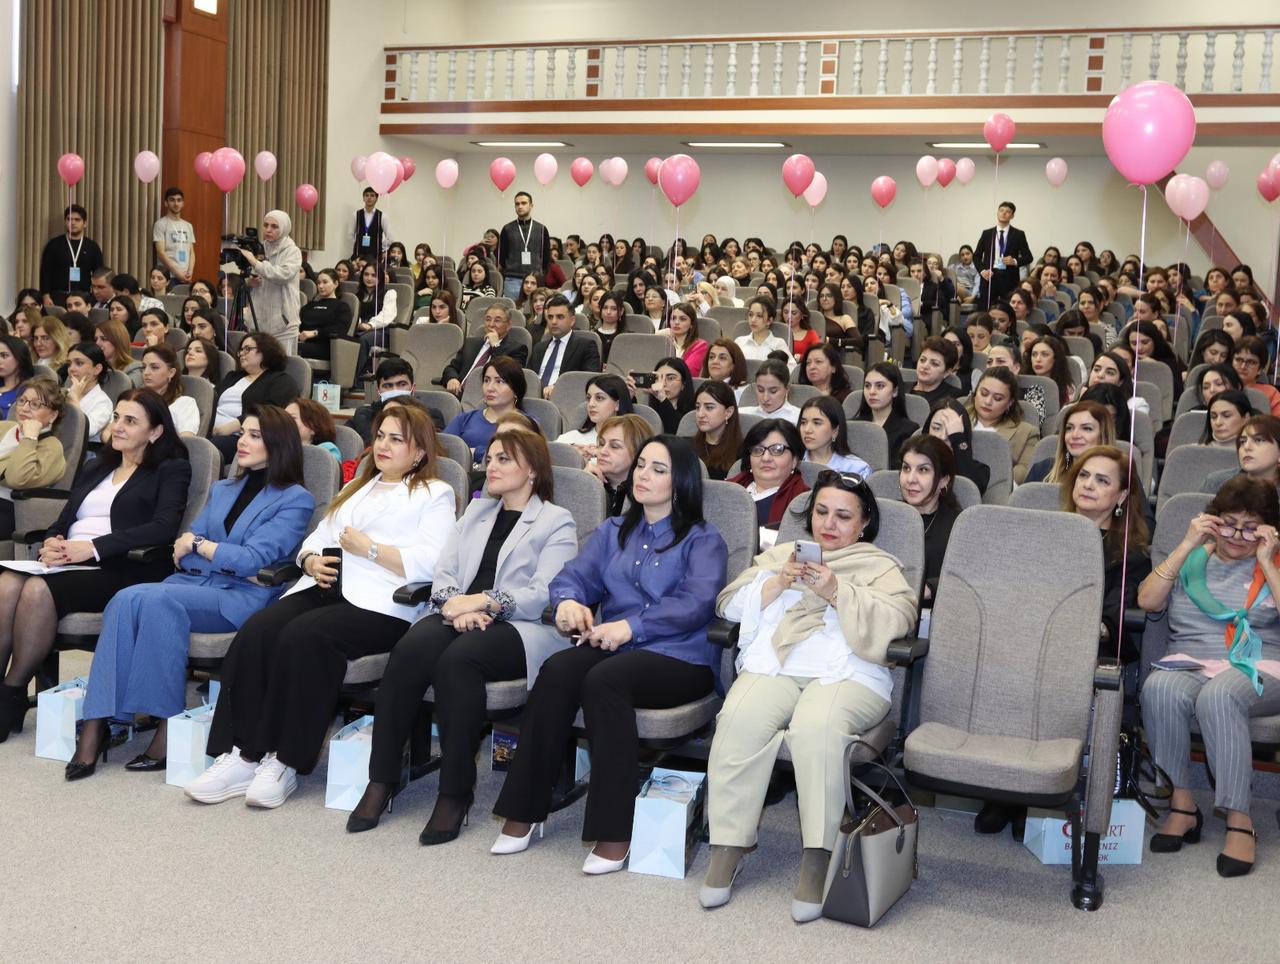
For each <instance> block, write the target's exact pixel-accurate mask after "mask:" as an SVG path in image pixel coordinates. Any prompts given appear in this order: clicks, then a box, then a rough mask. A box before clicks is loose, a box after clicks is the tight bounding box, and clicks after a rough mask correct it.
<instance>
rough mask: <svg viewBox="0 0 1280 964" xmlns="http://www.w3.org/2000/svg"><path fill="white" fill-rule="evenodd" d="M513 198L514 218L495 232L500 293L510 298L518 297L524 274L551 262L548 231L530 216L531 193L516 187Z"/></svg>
mask: <svg viewBox="0 0 1280 964" xmlns="http://www.w3.org/2000/svg"><path fill="white" fill-rule="evenodd" d="M515 202H516V219H515V220H514V221H508V222H507V223H506V224H504V225H503V226H502V233H501V234H499V235H498V267H500V268H501V269H502V294H503V296H504V297H507V298H511V299H512V300H514V299H516V298H519V297H520V285H521V284H522V283H523V282H524V277H525V275H527V274H536V275H538V276H539V277H542V276H544V275H546V273H547V265H549V264H551V233H550V232H549V231H547V226H546V225H545V224H543V223H542V222H541V221H535V220H534V219H533V216H532V214H533V196H532V195H531V194H530V193H529V192H528V191H519V192H517V194H516V198H515Z"/></svg>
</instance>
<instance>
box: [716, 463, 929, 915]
mask: <svg viewBox="0 0 1280 964" xmlns="http://www.w3.org/2000/svg"><path fill="white" fill-rule="evenodd" d="M879 527H880V513H879V508H878V506H877V505H876V499H875V496H874V495H872V493H871V489H870V488H869V487H868V486H867V485H866V483H865V482H863V481H862V479H861V478H859V477H858V476H856V475H846V474H843V473H839V472H835V471H832V470H827V471H824V472H822V473H821V474H820V475H819V476H818V479H817V482H816V483H815V485H814V489H813V492H812V494H811V495H810V496H809V498H808V503H807V508H806V514H805V530H806V532H808V533H809V534H810V535H811V537H812V539H813V541H814V542H816V543H817V549H818V554H819V558H818V561H813V560H810V561H804V562H802V561H800V560H799V559H798V558H797V555H798V549H797V547H798V546H799V543H796V542H786V543H782V544H780V545H776V546H774V547H773V548H771V549H767V550H765V551H764V552H762V553H761V554H760V555H759V556H757V557H756V558H755V560H754V562H753V564H752V565H751V566H750V567H749V568H747V569H746V570H745V571H744V572H743V573H742V574H741V575H739V576H738V577H737V578H736V579H735V580H733V582H731V583H730V584H729V585H728V586H726V587H725V588H724V589H723V590H722V591H721V592H720V594H719V596H718V597H717V598H716V612H717V614H718V615H720V616H722V617H724V618H725V619H730V620H733V621H735V622H738V623H741V625H742V629H741V635H740V637H739V640H738V657H737V668H738V677H737V679H736V680H735V681H734V684H733V686H732V687H731V688H730V689H729V692H728V694H727V696H726V697H725V702H724V707H723V709H721V711H720V713H719V715H718V716H717V718H716V732H715V739H714V740H713V741H712V744H711V754H710V758H709V760H708V763H707V784H708V789H707V801H708V808H707V816H708V823H709V827H710V833H711V863H710V866H709V867H708V868H707V876H706V878H705V879H704V881H703V885H702V889H701V891H700V892H699V895H698V899H699V901H700V903H701V904H702V906H703V907H706V908H711V907H719V906H721V905H723V904H725V903H728V901H729V898H730V896H731V893H732V888H733V881H734V879H735V877H737V875H738V872H739V870H740V868H741V865H742V861H743V859H744V857H745V856H746V854H747V853H748V851H749V850H751V849H753V848H754V847H755V845H756V840H757V834H758V826H759V823H760V813H761V810H762V809H763V808H764V802H765V795H766V793H767V791H768V789H769V780H770V777H771V775H772V773H773V767H774V762H775V760H776V758H777V755H778V750H779V749H780V748H781V746H782V741H783V740H784V739H785V740H786V741H787V745H788V747H789V749H790V751H791V760H792V766H793V767H794V769H795V779H796V798H797V802H798V804H799V810H800V836H801V842H802V846H803V853H802V856H801V859H800V875H799V879H798V880H797V882H796V887H795V892H794V894H793V895H792V901H791V916H792V919H793V920H795V921H796V922H797V923H804V922H806V921H811V920H816V919H817V918H818V917H819V916H821V914H822V894H823V889H824V885H825V883H826V879H827V868H828V866H829V864H830V862H831V851H832V849H833V848H834V846H835V840H836V833H837V831H838V830H839V828H840V821H841V818H842V816H843V814H844V803H845V795H846V789H847V788H846V786H845V783H846V781H847V780H848V771H847V769H846V766H845V759H844V753H845V748H846V747H847V746H848V744H849V743H850V742H851V741H853V740H855V739H857V738H858V736H859V735H860V734H862V733H865V732H867V730H869V729H870V728H871V727H873V726H875V725H876V724H877V723H879V722H880V721H881V720H883V719H884V718H885V716H887V715H888V713H889V708H890V701H891V699H892V696H893V680H892V677H891V676H890V675H889V668H888V665H887V659H888V647H889V643H890V642H891V641H892V640H894V639H896V638H898V637H899V636H903V635H906V634H907V633H909V632H910V631H911V629H912V627H913V626H914V625H915V622H916V595H915V592H914V591H913V590H912V588H911V586H910V585H909V584H908V583H907V580H906V578H905V577H904V576H903V573H902V564H901V563H899V562H898V561H897V560H896V559H895V558H893V556H891V555H889V554H888V553H887V552H884V551H883V550H881V549H878V548H876V546H875V545H874V544H873V541H874V539H875V537H876V534H877V532H878V531H879Z"/></svg>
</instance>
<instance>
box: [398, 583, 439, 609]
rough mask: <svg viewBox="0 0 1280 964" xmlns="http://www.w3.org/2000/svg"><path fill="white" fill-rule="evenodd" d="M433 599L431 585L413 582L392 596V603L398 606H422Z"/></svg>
mask: <svg viewBox="0 0 1280 964" xmlns="http://www.w3.org/2000/svg"><path fill="white" fill-rule="evenodd" d="M430 599H431V583H429V582H411V583H409V584H408V585H407V586H401V587H400V588H399V589H397V590H396V591H395V592H393V593H392V594H391V601H392V602H394V603H395V604H396V605H398V606H421V605H422V604H423V603H424V602H428V601H429V600H430Z"/></svg>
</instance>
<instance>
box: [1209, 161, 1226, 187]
mask: <svg viewBox="0 0 1280 964" xmlns="http://www.w3.org/2000/svg"><path fill="white" fill-rule="evenodd" d="M1230 173H1231V169H1230V168H1229V167H1227V164H1226V162H1225V161H1210V162H1209V166H1208V168H1206V169H1205V172H1204V179H1205V182H1206V183H1207V184H1208V185H1209V187H1211V188H1213V189H1214V190H1215V191H1221V190H1222V189H1223V188H1224V187H1226V186H1227V176H1228V175H1229V174H1230Z"/></svg>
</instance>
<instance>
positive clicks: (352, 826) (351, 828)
mask: <svg viewBox="0 0 1280 964" xmlns="http://www.w3.org/2000/svg"><path fill="white" fill-rule="evenodd" d="M382 785H383V786H386V784H382ZM372 787H373V783H372V782H371V783H370V784H369V786H367V787H365V790H364V792H365V795H368V793H369V790H370V789H371V788H372ZM397 793H399V789H398V788H397V787H395V786H392V787H391V789H390V790H389V791H388V792H387V799H386V801H385V802H384V803H383V804H382V806H381V807H380V808H379V809H378V812H377V813H376V814H375V815H374V816H372V817H358V816H356V812H355V810H352V811H351V815H350V816H349V817H347V833H364V832H365V831H366V830H372V829H373V828H374V827H376V826H377V825H378V821H379V820H381V819H382V815H383V814H384V813H390V812H391V804H392V803H394V802H395V799H396V794H397ZM360 803H364V796H362V797H361V798H360ZM360 803H357V804H356V810H359V809H360Z"/></svg>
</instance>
